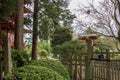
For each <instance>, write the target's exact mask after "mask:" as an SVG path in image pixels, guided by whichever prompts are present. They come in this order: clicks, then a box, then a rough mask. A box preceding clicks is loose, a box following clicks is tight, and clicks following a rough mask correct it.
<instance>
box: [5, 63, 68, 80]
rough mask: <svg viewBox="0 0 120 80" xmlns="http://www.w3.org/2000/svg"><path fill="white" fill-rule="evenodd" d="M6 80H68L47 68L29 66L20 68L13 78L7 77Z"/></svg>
mask: <svg viewBox="0 0 120 80" xmlns="http://www.w3.org/2000/svg"><path fill="white" fill-rule="evenodd" d="M5 79H6V80H67V79H65V78H63V77H62V76H60V75H59V74H58V73H57V72H55V71H53V70H51V69H49V68H46V67H40V66H39V67H38V66H31V65H27V66H24V67H19V68H18V69H16V70H15V72H14V73H13V75H12V76H7V77H6V78H5Z"/></svg>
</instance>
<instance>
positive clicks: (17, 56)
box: [11, 50, 29, 67]
mask: <svg viewBox="0 0 120 80" xmlns="http://www.w3.org/2000/svg"><path fill="white" fill-rule="evenodd" d="M11 54H12V62H13V67H21V66H24V65H26V64H27V63H28V62H29V55H28V54H27V52H26V51H19V50H13V51H12V53H11Z"/></svg>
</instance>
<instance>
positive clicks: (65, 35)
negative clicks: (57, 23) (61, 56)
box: [51, 27, 72, 46]
mask: <svg viewBox="0 0 120 80" xmlns="http://www.w3.org/2000/svg"><path fill="white" fill-rule="evenodd" d="M70 40H72V31H71V29H70V28H68V27H57V29H56V31H55V32H54V33H53V36H52V41H51V43H52V46H55V45H61V44H63V43H64V42H66V41H70Z"/></svg>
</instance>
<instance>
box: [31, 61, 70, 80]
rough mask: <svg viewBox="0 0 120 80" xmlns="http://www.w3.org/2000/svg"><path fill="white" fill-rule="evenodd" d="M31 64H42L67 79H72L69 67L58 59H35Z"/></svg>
mask: <svg viewBox="0 0 120 80" xmlns="http://www.w3.org/2000/svg"><path fill="white" fill-rule="evenodd" d="M31 65H36V66H42V67H46V68H49V69H52V70H53V71H56V72H57V73H58V74H59V75H61V76H62V77H64V78H66V79H67V80H70V78H69V73H68V71H67V69H66V68H65V67H64V66H63V65H62V64H61V63H60V62H58V61H55V60H49V59H44V60H38V61H34V62H32V63H31Z"/></svg>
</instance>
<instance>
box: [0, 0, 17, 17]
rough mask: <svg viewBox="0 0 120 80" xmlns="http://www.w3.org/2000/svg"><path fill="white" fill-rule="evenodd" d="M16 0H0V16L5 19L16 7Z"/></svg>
mask: <svg viewBox="0 0 120 80" xmlns="http://www.w3.org/2000/svg"><path fill="white" fill-rule="evenodd" d="M16 3H17V0H0V18H2V19H7V17H8V16H9V15H11V14H12V13H13V12H14V11H15V8H16Z"/></svg>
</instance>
